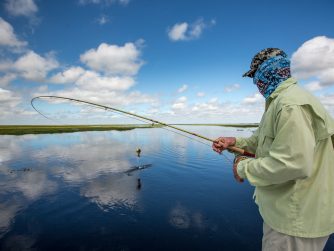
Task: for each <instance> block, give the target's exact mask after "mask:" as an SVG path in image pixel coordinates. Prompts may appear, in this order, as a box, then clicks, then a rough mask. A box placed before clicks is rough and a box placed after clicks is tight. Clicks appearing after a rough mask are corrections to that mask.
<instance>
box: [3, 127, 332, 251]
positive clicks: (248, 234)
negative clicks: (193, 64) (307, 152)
mask: <svg viewBox="0 0 334 251" xmlns="http://www.w3.org/2000/svg"><path fill="white" fill-rule="evenodd" d="M189 128H190V129H191V130H193V131H196V132H198V133H203V134H204V135H206V136H208V137H212V138H216V137H218V136H221V135H240V136H248V135H250V134H251V130H252V129H235V128H224V127H189ZM0 138H1V140H0V212H1V214H0V249H1V250H260V249H261V237H262V220H261V217H260V216H259V213H258V210H257V207H256V205H255V203H254V202H253V200H252V194H253V188H252V187H251V186H250V185H249V184H247V183H244V184H238V183H236V182H235V181H234V179H233V175H232V171H231V161H232V160H233V156H232V155H231V154H229V153H226V154H225V155H224V156H222V155H218V154H216V153H214V152H213V151H212V150H211V147H209V146H207V145H205V144H202V143H200V142H197V141H193V140H190V139H188V138H186V137H183V136H180V135H177V134H173V133H171V132H169V131H166V130H163V129H159V128H154V129H135V130H131V131H121V132H119V131H109V132H80V133H72V134H49V135H25V136H1V137H0ZM137 147H140V148H141V149H142V154H141V157H140V158H138V157H137V156H136V153H135V151H136V149H137ZM147 164H152V165H151V166H149V167H147V168H143V169H141V168H139V169H138V170H136V169H135V168H134V167H141V166H144V165H147ZM138 180H140V181H138ZM326 250H334V242H333V240H330V241H329V243H328V245H327V249H326Z"/></svg>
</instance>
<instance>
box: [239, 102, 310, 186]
mask: <svg viewBox="0 0 334 251" xmlns="http://www.w3.org/2000/svg"><path fill="white" fill-rule="evenodd" d="M275 126H276V136H275V138H274V139H273V142H272V144H271V146H270V149H269V154H268V156H266V157H262V158H261V157H260V158H257V159H247V160H244V161H241V162H240V163H239V164H238V168H237V172H238V174H239V176H240V177H241V178H247V179H248V181H249V182H250V183H251V184H252V185H254V186H268V185H273V184H281V183H284V182H287V181H290V180H295V179H302V178H306V177H308V176H309V175H310V174H311V171H312V165H313V155H314V149H315V137H314V132H313V128H312V121H311V118H310V115H309V114H308V113H307V111H306V110H305V109H303V107H302V106H297V105H293V106H285V107H283V108H282V110H281V111H280V112H279V114H278V116H277V119H276V124H275Z"/></svg>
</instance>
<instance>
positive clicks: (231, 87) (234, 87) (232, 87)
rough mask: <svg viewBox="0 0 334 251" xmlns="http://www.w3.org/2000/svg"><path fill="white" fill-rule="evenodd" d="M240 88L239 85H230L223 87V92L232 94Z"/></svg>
mask: <svg viewBox="0 0 334 251" xmlns="http://www.w3.org/2000/svg"><path fill="white" fill-rule="evenodd" d="M239 88H240V85H239V84H232V85H228V86H225V87H224V92H233V91H235V90H238V89H239Z"/></svg>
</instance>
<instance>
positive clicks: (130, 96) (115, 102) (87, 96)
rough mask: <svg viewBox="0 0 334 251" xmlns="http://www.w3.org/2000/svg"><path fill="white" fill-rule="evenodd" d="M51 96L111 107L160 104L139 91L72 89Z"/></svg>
mask: <svg viewBox="0 0 334 251" xmlns="http://www.w3.org/2000/svg"><path fill="white" fill-rule="evenodd" d="M44 94H46V93H35V96H39V95H44ZM47 94H50V95H59V96H64V97H75V98H77V99H82V100H86V101H91V102H96V103H99V104H104V105H110V106H117V107H120V106H126V105H134V104H135V105H137V104H155V103H157V102H158V100H157V98H155V97H153V96H150V95H147V94H144V93H141V92H139V91H133V92H117V91H110V90H109V91H108V90H103V91H96V90H89V89H83V88H78V87H75V88H72V89H67V90H62V91H57V92H49V93H47Z"/></svg>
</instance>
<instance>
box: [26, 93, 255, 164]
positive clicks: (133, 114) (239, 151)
mask: <svg viewBox="0 0 334 251" xmlns="http://www.w3.org/2000/svg"><path fill="white" fill-rule="evenodd" d="M43 98H50V99H51V98H54V99H60V100H69V101H72V102H75V103H82V104H88V105H91V106H95V107H98V108H103V109H104V110H111V111H115V112H118V113H123V114H126V115H130V116H133V117H137V118H140V119H143V120H146V121H150V122H153V123H156V124H160V125H162V126H166V127H169V128H173V129H175V130H177V131H181V132H184V133H187V134H190V135H192V136H195V137H198V138H201V139H204V140H206V141H210V142H211V143H213V142H214V140H213V139H210V138H208V137H205V136H203V135H200V134H197V133H194V132H191V131H188V130H185V129H182V128H179V127H176V126H173V125H170V124H166V123H164V122H161V121H158V120H154V119H150V118H147V117H144V116H141V115H138V114H135V113H131V112H128V111H123V110H121V109H117V108H113V107H109V106H105V105H101V104H97V103H93V102H90V101H85V100H80V99H75V98H68V97H62V96H54V95H45V96H37V97H34V98H33V99H31V102H30V103H31V106H32V107H33V108H34V110H35V111H36V112H38V113H39V114H41V115H42V116H43V117H45V118H47V119H50V118H48V117H47V116H45V115H44V114H42V113H41V112H40V111H39V110H38V109H37V108H36V107H35V106H34V100H36V99H43ZM227 149H229V150H230V151H233V152H235V153H239V154H241V155H244V156H248V157H253V158H254V157H255V154H253V153H250V152H247V151H245V150H244V149H241V148H239V147H235V146H229V147H228V148H227Z"/></svg>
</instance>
